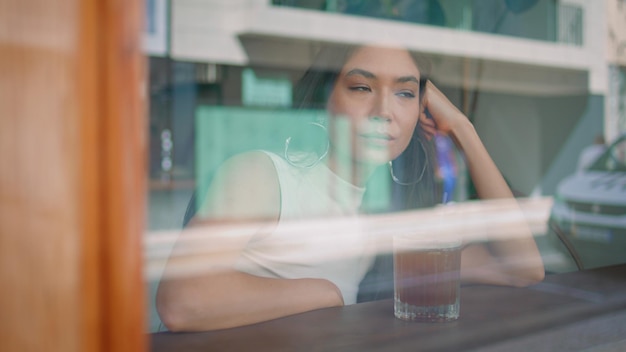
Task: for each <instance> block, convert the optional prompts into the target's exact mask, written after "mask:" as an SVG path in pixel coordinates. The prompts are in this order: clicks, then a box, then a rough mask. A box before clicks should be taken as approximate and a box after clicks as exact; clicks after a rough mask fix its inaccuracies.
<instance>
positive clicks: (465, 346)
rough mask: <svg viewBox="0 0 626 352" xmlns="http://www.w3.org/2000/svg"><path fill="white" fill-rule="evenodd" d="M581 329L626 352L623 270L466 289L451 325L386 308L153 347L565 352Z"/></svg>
mask: <svg viewBox="0 0 626 352" xmlns="http://www.w3.org/2000/svg"><path fill="white" fill-rule="evenodd" d="M611 319H612V320H611ZM576 329H579V330H580V329H583V331H589V329H596V330H595V331H594V330H590V331H591V333H592V334H591V335H593V336H591V335H587V338H586V339H587V340H590V339H591V340H593V339H595V340H593V341H586V342H585V341H580V342H581V343H583V344H585V343H588V344H592V345H598V344H605V343H609V342H611V343H623V345H622V344H620V346H626V340H624V339H626V265H619V266H613V267H607V268H600V269H594V270H586V271H579V272H572V273H566V274H555V275H548V276H547V277H546V279H545V280H544V282H542V283H540V284H538V285H535V286H532V287H528V288H512V287H497V286H486V285H474V286H465V287H463V288H462V290H461V317H460V318H459V320H458V321H455V322H452V323H413V322H404V321H401V320H399V319H396V318H394V316H393V301H392V300H384V301H376V302H368V303H361V304H355V305H350V306H346V307H340V308H328V309H321V310H317V311H312V312H308V313H303V314H298V315H293V316H290V317H285V318H281V319H276V320H272V321H268V322H264V323H260V324H255V325H250V326H245V327H240V328H233V329H227V330H221V331H211V332H202V333H155V334H151V336H150V339H151V348H152V351H155V352H157V351H242V350H243V351H246V350H254V351H285V350H294V351H296V350H297V351H326V350H330V351H337V350H339V351H352V350H355V351H415V350H420V351H422V350H441V351H448V350H449V351H459V350H463V351H466V350H470V349H483V350H490V349H493V350H499V349H498V348H494V347H498V346H500V347H503V346H506V347H507V350H515V346H517V348H518V350H525V349H527V347H528V346H532V345H533V344H535V347H534V349H533V350H541V348H539V349H537V348H538V347H541V346H543V345H545V344H546V343H545V342H541V341H542V340H541V338H543V339H544V340H545V341H550V343H551V344H552V346H546V347H547V348H546V349H544V350H559V348H558V346H559V343H560V346H562V347H563V350H568V349H570V348H569V347H567V346H568V345H567V344H566V342H567V341H566V340H567V339H569V340H571V339H575V338H578V339H581V338H582V339H583V340H584V337H581V336H580V335H581V334H580V333H578V332H577V331H579V330H576ZM620 329H621V330H620ZM622 330H623V331H622ZM593 333H595V335H594V334H593ZM546 334H547V335H546ZM550 334H552V335H550ZM616 336H617V337H616ZM620 336H621V337H620ZM563 339H565V340H563ZM539 343H541V344H542V345H538V344H539ZM554 343H556V345H555V344H554ZM555 346H556V347H555ZM576 346H582V345H576ZM583 347H584V346H583Z"/></svg>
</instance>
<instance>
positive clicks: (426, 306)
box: [393, 234, 462, 322]
mask: <svg viewBox="0 0 626 352" xmlns="http://www.w3.org/2000/svg"><path fill="white" fill-rule="evenodd" d="M461 247H462V243H461V240H460V239H458V238H448V237H446V238H428V236H424V235H420V234H415V235H397V236H394V238H393V250H394V253H393V267H394V314H395V316H396V317H397V318H399V319H402V320H410V321H423V322H446V321H452V320H456V319H458V317H459V299H460V281H461V280H460V269H461Z"/></svg>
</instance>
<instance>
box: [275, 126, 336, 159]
mask: <svg viewBox="0 0 626 352" xmlns="http://www.w3.org/2000/svg"><path fill="white" fill-rule="evenodd" d="M308 124H309V125H311V126H315V127H319V128H321V129H322V130H323V131H324V133H325V134H326V136H327V138H326V148H325V149H324V152H323V153H322V154H321V155H320V156H319V157H318V158H317V159H316V160H313V161H312V162H309V163H308V164H302V162H301V161H300V160H293V159H292V157H290V156H289V144H290V143H291V136H290V137H287V139H286V140H285V152H284V155H285V160H287V162H288V163H289V165H291V166H295V167H300V168H304V169H310V168H312V167H314V166H315V165H317V164H318V163H319V162H320V161H322V159H324V158H325V157H326V155H328V150H329V149H330V141H329V140H328V132H327V131H326V127H324V125H322V124H321V123H318V122H309V123H308Z"/></svg>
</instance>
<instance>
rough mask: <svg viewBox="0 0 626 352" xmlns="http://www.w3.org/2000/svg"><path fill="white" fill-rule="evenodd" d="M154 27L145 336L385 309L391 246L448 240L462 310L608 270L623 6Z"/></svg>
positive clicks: (291, 13)
mask: <svg viewBox="0 0 626 352" xmlns="http://www.w3.org/2000/svg"><path fill="white" fill-rule="evenodd" d="M166 8H167V9H168V11H169V12H168V15H167V16H165V17H164V18H170V22H169V23H171V26H170V27H169V29H168V32H167V33H168V36H167V38H169V50H166V52H162V51H159V50H157V49H155V51H154V52H148V56H149V61H150V80H149V82H148V87H149V89H148V91H149V98H150V108H151V111H150V126H149V136H150V153H149V156H148V157H149V170H150V173H149V177H150V183H149V184H150V192H149V199H148V202H147V203H148V213H149V222H148V231H147V234H146V253H147V261H146V272H147V276H148V279H147V281H148V283H149V287H150V289H149V295H150V307H149V311H150V322H151V324H150V327H151V332H156V331H165V330H167V329H168V328H169V329H170V330H174V331H190V330H193V331H197V330H201V331H202V330H215V329H218V330H219V329H223V328H230V327H238V326H245V325H249V324H252V323H257V322H265V321H268V320H272V319H275V318H279V317H284V316H290V315H293V314H295V313H301V312H308V311H311V310H315V309H318V308H325V307H330V306H337V305H338V306H342V305H346V306H349V305H353V304H357V305H358V304H360V303H364V302H367V301H381V300H385V299H386V300H389V302H391V301H392V300H394V299H396V300H398V299H399V298H398V297H399V296H398V295H397V294H396V295H395V296H394V289H396V291H397V287H394V282H396V283H397V282H398V278H397V276H394V267H395V269H396V270H398V267H399V264H398V262H399V259H397V258H396V262H395V266H394V247H393V243H394V242H393V238H394V235H401V234H404V235H406V234H407V233H408V234H414V235H415V234H422V236H425V237H429V238H432V237H437V238H439V237H441V238H445V237H451V236H456V237H460V238H461V239H462V241H463V243H464V247H463V251H462V255H461V258H462V260H461V262H460V264H459V265H460V268H461V269H460V274H459V275H460V277H461V279H462V280H461V286H460V287H461V291H463V290H464V289H466V287H473V286H472V285H478V286H480V287H483V286H485V287H486V286H488V285H494V284H495V285H501V286H505V287H520V286H521V287H539V288H536V289H535V291H532V292H536V290H548V288H546V287H548V286H549V285H547V286H545V285H544V286H533V285H537V284H538V282H541V281H542V280H543V279H544V276H546V277H548V279H547V280H548V282H551V281H550V279H549V277H550V276H553V277H561V276H558V275H562V274H564V273H572V272H576V271H580V270H589V269H593V268H601V267H607V266H610V265H615V264H623V263H625V262H626V255H624V253H626V240H625V239H626V202H625V200H626V184H625V183H624V182H625V181H624V179H625V178H626V173H625V172H626V171H625V170H626V159H625V158H626V148H625V147H624V146H625V145H626V144H625V142H624V134H625V133H626V123H625V121H626V117H625V116H626V109H624V102H625V101H626V93H625V92H626V89H625V87H626V84H625V82H626V80H625V79H624V77H625V74H624V72H626V68H625V67H626V66H625V65H626V56H625V55H626V50H624V49H623V48H624V45H623V43H624V42H626V29H624V28H623V26H622V27H620V25H621V24H620V23H622V22H620V20H619V18H624V14H625V13H626V8H624V7H623V6H622V5H621V2H619V1H615V2H610V4H609V5H607V6H604V5H603V4H600V3H599V2H598V3H596V2H591V1H557V0H534V1H532V0H528V1H522V0H519V1H514V0H489V1H469V0H468V1H465V0H463V1H457V0H454V1H451V0H450V1H448V0H423V1H401V0H398V1H351V0H332V1H331V0H327V1H316V0H313V1H296V0H291V1H283V0H273V1H233V2H230V1H228V0H223V1H221V0H220V1H218V0H214V1H180V2H171V4H169V6H168V7H166ZM148 9H151V7H148ZM611 13H619V14H621V15H620V16H622V17H616V18H617V20H614V19H613V18H614V17H612V16H610V14H611ZM605 15H606V16H605ZM603 21H605V22H606V25H607V26H608V27H610V28H612V30H613V31H612V32H611V33H613V34H611V35H607V33H606V32H605V31H604V30H602V28H605V27H603V26H602V25H600V23H604V22H603ZM157 27H158V26H157ZM157 27H154V28H157ZM149 28H153V26H151V27H149ZM600 43H607V44H606V45H607V48H605V47H603V46H602V45H604V44H600ZM611 43H613V44H611ZM619 43H622V44H619ZM611 45H612V46H611ZM613 49H614V50H613ZM609 50H613V51H612V52H615V54H614V55H613V54H612V55H613V56H611V57H609V58H607V57H606V56H605V55H604V53H605V52H607V51H609ZM446 253H447V252H446ZM457 273H458V270H457ZM272 280H276V281H272ZM394 280H395V281H394ZM298 283H302V285H303V286H300V285H299V284H298ZM481 285H483V286H481ZM157 288H158V289H157ZM581 289H582V288H581ZM157 291H158V292H157ZM577 292H578V291H577ZM285 296H287V297H289V298H288V299H285V298H279V297H285ZM543 298H545V297H543ZM543 298H542V299H543ZM250 300H258V302H259V303H258V305H257V306H254V307H253V305H251V304H250V303H249V302H250ZM181 302H182V303H181ZM396 303H397V302H396ZM229 305H230V306H229ZM391 305H392V306H393V303H391ZM226 307H228V308H229V309H226ZM157 308H158V309H157ZM248 310H250V311H251V312H250V313H249V315H246V314H245V312H247V311H248ZM495 311H496V310H494V312H495ZM389 314H393V312H390V313H389ZM494 314H495V313H494ZM396 316H397V315H396ZM163 321H164V322H165V324H162V322H163ZM536 324H541V320H539V319H538V320H537V322H536ZM477 336H478V335H477ZM493 342H496V341H495V340H494V341H493Z"/></svg>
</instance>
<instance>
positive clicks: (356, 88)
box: [350, 86, 372, 92]
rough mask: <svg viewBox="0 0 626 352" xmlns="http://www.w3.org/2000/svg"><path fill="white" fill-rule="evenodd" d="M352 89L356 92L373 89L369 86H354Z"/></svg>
mask: <svg viewBox="0 0 626 352" xmlns="http://www.w3.org/2000/svg"><path fill="white" fill-rule="evenodd" d="M350 90H351V91H355V92H371V91H372V90H371V89H370V88H369V87H367V86H352V87H350Z"/></svg>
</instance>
